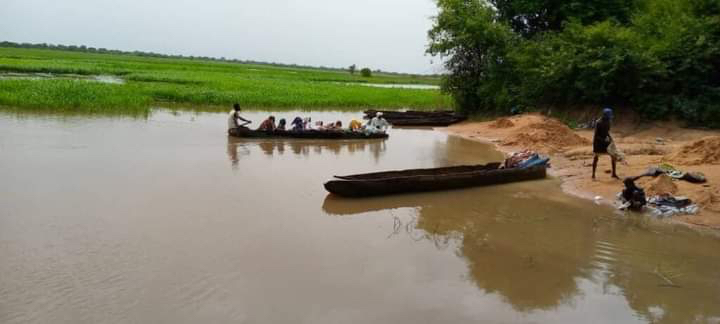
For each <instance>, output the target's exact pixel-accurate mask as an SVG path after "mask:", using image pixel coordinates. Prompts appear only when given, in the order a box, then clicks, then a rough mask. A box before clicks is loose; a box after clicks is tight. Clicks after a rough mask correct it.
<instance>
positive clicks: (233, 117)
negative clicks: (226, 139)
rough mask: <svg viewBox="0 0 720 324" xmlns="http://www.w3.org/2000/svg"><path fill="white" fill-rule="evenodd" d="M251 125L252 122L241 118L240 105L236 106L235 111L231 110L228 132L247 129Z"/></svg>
mask: <svg viewBox="0 0 720 324" xmlns="http://www.w3.org/2000/svg"><path fill="white" fill-rule="evenodd" d="M238 120H242V121H243V124H240V123H239V122H238ZM250 123H252V122H251V121H249V120H247V119H245V118H242V117H240V104H234V105H233V110H231V111H230V114H229V115H228V132H230V131H232V130H233V129H237V128H240V127H245V125H247V124H250Z"/></svg>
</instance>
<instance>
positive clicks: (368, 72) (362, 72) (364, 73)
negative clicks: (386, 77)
mask: <svg viewBox="0 0 720 324" xmlns="http://www.w3.org/2000/svg"><path fill="white" fill-rule="evenodd" d="M360 75H362V76H363V77H365V78H369V77H371V76H372V71H371V70H370V69H368V68H363V69H362V70H360Z"/></svg>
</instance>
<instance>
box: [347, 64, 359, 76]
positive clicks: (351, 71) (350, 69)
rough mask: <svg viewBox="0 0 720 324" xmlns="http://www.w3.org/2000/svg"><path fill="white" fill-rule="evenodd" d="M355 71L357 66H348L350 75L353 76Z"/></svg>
mask: <svg viewBox="0 0 720 324" xmlns="http://www.w3.org/2000/svg"><path fill="white" fill-rule="evenodd" d="M355 69H357V66H356V65H355V64H353V65H350V67H348V70H349V71H350V74H355Z"/></svg>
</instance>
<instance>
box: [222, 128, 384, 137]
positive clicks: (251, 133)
mask: <svg viewBox="0 0 720 324" xmlns="http://www.w3.org/2000/svg"><path fill="white" fill-rule="evenodd" d="M228 135H230V136H234V137H242V138H306V139H337V140H343V139H375V138H388V134H386V133H381V134H365V133H362V132H351V131H336V130H303V131H270V132H269V131H259V130H251V129H247V128H236V129H231V130H229V131H228Z"/></svg>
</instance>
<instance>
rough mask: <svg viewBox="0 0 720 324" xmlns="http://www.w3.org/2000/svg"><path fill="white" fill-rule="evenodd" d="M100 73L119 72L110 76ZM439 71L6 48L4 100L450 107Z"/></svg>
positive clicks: (105, 105) (0, 68)
mask: <svg viewBox="0 0 720 324" xmlns="http://www.w3.org/2000/svg"><path fill="white" fill-rule="evenodd" d="M92 76H113V77H114V78H113V81H115V82H117V83H102V82H98V81H95V80H94V79H92V78H88V77H92ZM438 83H439V80H438V79H437V78H431V77H424V76H406V75H393V74H383V73H379V74H377V75H374V76H372V77H370V78H364V77H361V76H359V75H358V74H355V75H351V74H350V73H348V72H344V71H334V70H320V69H308V68H289V67H278V66H272V65H254V64H241V63H228V62H214V61H204V60H190V59H169V58H151V57H140V56H133V55H116V54H93V53H79V52H65V51H58V50H42V49H19V48H0V106H6V107H14V109H21V110H28V111H30V110H32V111H77V112H109V113H118V112H123V111H127V112H130V113H137V112H141V111H145V110H147V109H149V108H150V107H152V106H163V105H168V104H180V105H183V106H188V107H193V106H203V107H204V108H203V109H204V110H206V109H207V106H219V107H222V106H228V105H230V104H232V103H234V102H238V103H240V104H241V105H243V106H245V107H254V108H272V109H274V110H285V109H317V110H320V109H332V110H358V109H363V108H369V107H381V108H413V109H437V108H448V107H449V106H450V99H449V98H448V97H446V96H444V95H442V94H440V92H439V91H438V90H434V89H405V88H376V87H371V86H368V85H372V84H416V85H421V84H429V85H436V84H438Z"/></svg>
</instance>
